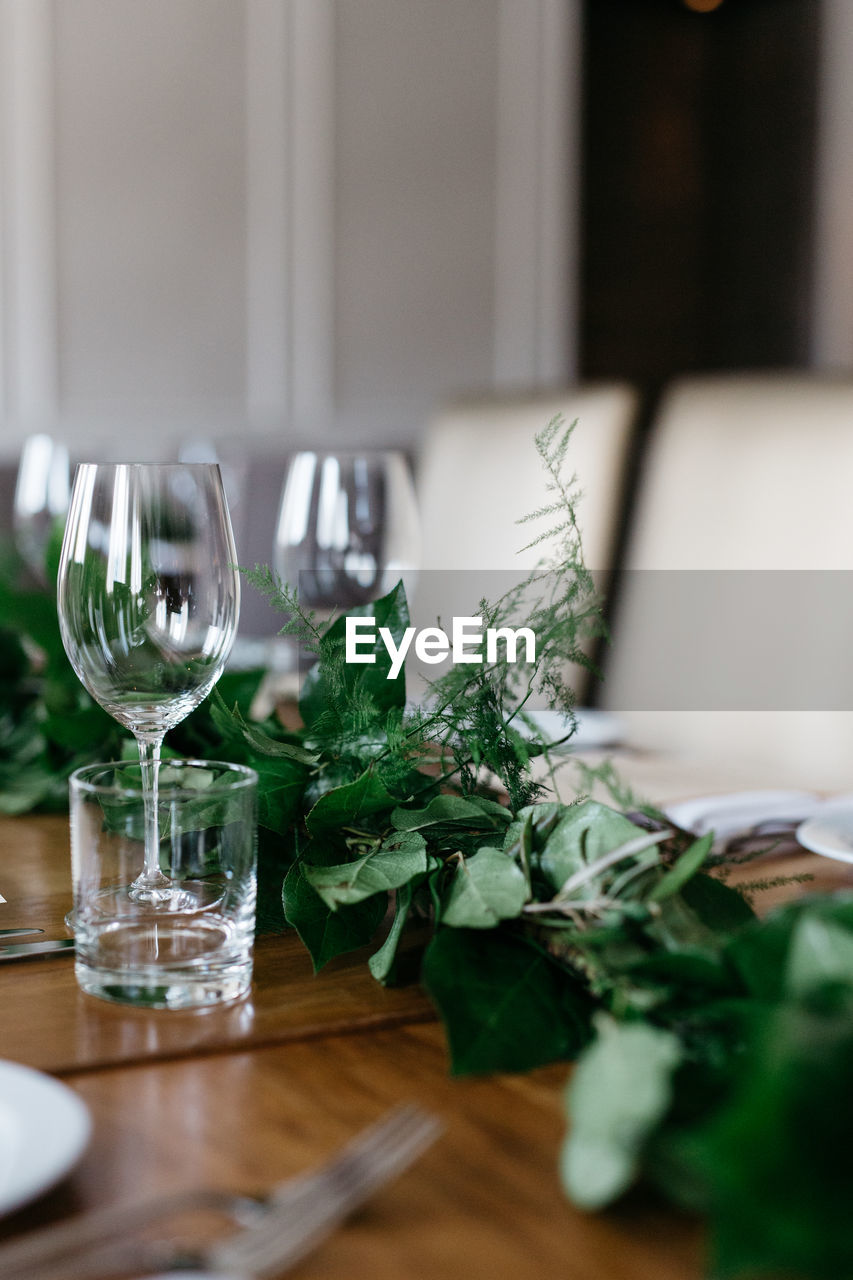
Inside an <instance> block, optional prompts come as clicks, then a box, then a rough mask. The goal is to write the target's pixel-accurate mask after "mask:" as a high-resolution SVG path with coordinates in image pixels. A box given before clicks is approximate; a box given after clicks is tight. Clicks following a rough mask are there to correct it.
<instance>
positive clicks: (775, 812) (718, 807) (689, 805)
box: [666, 791, 825, 840]
mask: <svg viewBox="0 0 853 1280" xmlns="http://www.w3.org/2000/svg"><path fill="white" fill-rule="evenodd" d="M824 804H825V801H822V800H819V799H818V797H817V796H815V795H813V794H812V793H811V792H809V791H735V792H731V793H730V794H728V795H722V796H698V797H697V798H696V799H694V800H683V801H681V802H680V803H679V804H672V805H669V806H668V807H667V809H666V813H667V816H668V817H669V818H670V820H671V821H672V822H675V823H677V825H678V826H679V827H683V828H684V829H685V831H692V832H693V834H694V835H697V836H703V835H705V834H706V833H707V832H708V831H713V832H714V834H715V836H716V837H717V839H718V840H724V839H727V838H728V837H729V836H733V835H740V834H741V833H742V832H747V831H749V830H751V829H752V828H753V827H757V826H761V825H764V824H772V823H776V822H778V823H780V824H791V823H794V822H802V821H803V820H804V819H805V818H809V817H811V816H812V814H814V813H816V812H817V811H818V810H819V809H820V808H821V807H822V806H823V805H824ZM768 834H770V832H769V831H768Z"/></svg>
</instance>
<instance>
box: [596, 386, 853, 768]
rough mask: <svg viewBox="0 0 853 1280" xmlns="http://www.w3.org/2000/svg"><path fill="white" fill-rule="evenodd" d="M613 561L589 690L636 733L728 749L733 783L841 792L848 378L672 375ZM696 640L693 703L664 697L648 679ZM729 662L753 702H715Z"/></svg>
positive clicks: (722, 698) (682, 747)
mask: <svg viewBox="0 0 853 1280" xmlns="http://www.w3.org/2000/svg"><path fill="white" fill-rule="evenodd" d="M625 563H626V568H627V569H628V570H629V572H628V573H627V574H626V575H625V576H624V579H623V581H622V584H621V596H620V599H619V607H618V608H617V610H616V615H615V618H614V621H613V643H612V648H611V651H610V655H609V660H608V662H607V664H606V673H607V679H606V681H605V684H604V690H603V702H604V705H606V706H608V707H611V708H613V709H618V710H619V712H620V713H621V714H623V715H624V716H626V718H627V719H628V723H629V725H630V731H631V735H632V738H633V739H634V740H635V741H637V742H639V743H640V744H643V745H648V746H650V747H655V748H663V749H668V750H678V751H680V752H681V753H692V754H694V755H713V756H715V757H717V758H718V759H720V758H726V759H728V760H729V761H730V762H731V761H732V760H737V761H742V762H743V764H744V778H745V779H746V778H748V777H751V778H753V779H754V778H758V777H761V778H762V780H766V781H769V780H775V781H777V782H778V783H779V784H780V785H781V784H787V785H806V786H813V787H823V788H827V789H835V788H842V789H845V790H853V710H851V709H853V645H851V638H853V572H849V571H853V378H840V377H839V378H835V377H828V376H820V375H816V374H807V373H793V372H791V373H780V374H762V375H747V374H741V375H727V376H715V377H701V378H700V377H691V378H686V379H683V380H681V381H679V382H678V383H676V384H674V385H673V386H672V387H671V388H670V389H669V391H668V392H667V394H666V395H665V396H664V398H663V401H662V403H661V406H660V410H659V413H658V415H657V421H656V423H655V426H654V428H653V431H652V434H651V437H650V440H649V443H648V448H647V451H646V456H645V459H644V462H643V465H642V473H641V482H640V488H639V492H638V495H637V502H636V507H635V511H634V519H633V521H632V526H631V531H630V537H629V542H628V547H627V552H626V561H625ZM661 570H666V571H682V572H681V573H679V574H673V573H670V574H666V575H664V574H657V573H655V572H653V571H661ZM733 570H736V571H741V572H739V573H731V572H728V571H733ZM713 571H726V572H718V573H715V572H713ZM762 571H763V572H762ZM844 571H848V572H844ZM676 587H677V590H676V589H675V588H676ZM715 601H716V602H718V605H719V614H720V616H719V617H716V618H715V616H714V614H715ZM667 602H668V603H667ZM739 609H740V610H741V616H740V618H739V619H738V617H737V614H738V610H739ZM727 612H728V613H729V616H726V614H727ZM732 613H733V616H732ZM717 623H718V624H719V629H718V630H717V631H716V632H715V630H714V627H715V625H716V624H717ZM700 632H701V633H702V634H703V635H704V636H705V640H704V641H701V640H700V642H699V647H698V648H697V640H696V637H697V634H698V633H700ZM777 638H781V639H784V640H785V642H786V643H785V644H783V645H782V652H781V653H779V652H777V648H778V646H777V644H776V643H775V641H776V639H777ZM789 642H790V643H789ZM667 643H671V650H670V652H669V655H668V657H667V658H666V659H664V660H663V663H661V659H660V655H661V652H662V649H663V648H665V644H667ZM702 643H704V645H705V647H704V649H702V648H701V645H702ZM848 652H849V653H850V658H849V660H848V659H847V657H846V655H847V653H848ZM696 653H698V654H699V657H698V661H697V664H696V665H697V666H698V671H699V677H698V679H699V685H700V687H699V688H698V689H697V691H696V698H695V705H692V706H691V705H686V704H685V705H682V706H681V708H680V709H663V704H664V703H665V702H666V697H665V696H664V697H663V698H661V699H660V700H658V699H657V695H656V693H655V680H657V681H661V680H667V681H668V682H669V685H668V687H669V688H670V689H674V688H675V687H676V685H677V682H678V680H679V679H680V678H681V675H682V673H681V672H680V670H679V666H680V658H679V654H681V655H682V656H683V655H690V654H693V655H695V654H696ZM703 663H704V667H703V665H702V664H703ZM656 664H657V666H656ZM667 664H669V665H668V666H667ZM655 669H656V674H653V675H650V674H649V673H650V672H651V671H654V670H655ZM744 673H746V675H747V679H748V680H751V681H753V682H754V683H753V688H754V693H755V705H758V706H760V707H761V709H757V710H756V709H742V704H741V707H740V709H739V708H738V707H734V706H729V707H727V706H726V705H725V704H726V701H727V698H726V690H725V682H726V680H727V679H731V681H732V685H733V686H734V685H739V686H740V690H739V692H738V693H736V694H735V695H734V696H733V701H736V700H737V699H738V698H741V699H742V697H743V683H744V682H743V680H742V676H743V675H744ZM692 678H693V679H694V680H696V678H697V676H696V670H694V672H693V676H692ZM685 679H687V677H685ZM657 688H658V691H660V690H661V686H660V684H658V686H657ZM816 688H817V690H818V692H817V694H815V689H816ZM827 688H830V689H831V691H832V698H833V701H832V702H831V704H827V701H826V698H825V690H826V689H827ZM685 697H686V701H687V702H689V700H690V699H689V695H685Z"/></svg>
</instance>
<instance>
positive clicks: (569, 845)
mask: <svg viewBox="0 0 853 1280" xmlns="http://www.w3.org/2000/svg"><path fill="white" fill-rule="evenodd" d="M644 834H647V833H644V832H643V831H642V829H641V828H640V827H637V826H635V824H634V823H633V822H631V821H630V820H629V819H628V818H626V817H624V815H623V814H621V813H617V812H616V810H615V809H610V808H608V806H607V805H604V804H599V802H598V801H597V800H587V801H585V802H584V803H583V804H578V805H572V806H571V807H570V808H568V809H564V810H563V815H562V816H561V817H560V818H559V819H558V821H557V823H556V825H555V826H554V827H553V829H552V830H551V832H550V834H549V835H548V837H547V839H546V841H545V845H544V848H543V849H542V851H541V853H540V854H539V866H540V868H541V870H542V872H543V874H544V876H545V877H546V879H547V880H548V881H549V882H550V884H551V886H552V887H553V888H554V889H555V890H559V889H561V888H562V887H563V885H564V884H565V883H566V881H567V880H568V879H569V878H570V876H572V875H574V873H575V872H576V871H580V869H581V868H582V867H585V866H587V865H588V864H590V863H592V862H596V861H597V860H598V859H599V858H602V857H604V855H605V854H607V853H610V852H611V851H612V850H613V849H618V848H619V846H620V845H623V844H627V842H628V841H629V840H633V839H634V838H635V837H637V836H642V835H644Z"/></svg>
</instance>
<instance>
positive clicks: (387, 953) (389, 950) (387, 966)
mask: <svg viewBox="0 0 853 1280" xmlns="http://www.w3.org/2000/svg"><path fill="white" fill-rule="evenodd" d="M412 896H413V889H412V886H411V884H404V885H401V886H400V888H399V889H398V890H397V895H396V901H395V903H394V920H393V922H392V924H391V928H390V930H389V932H388V937H387V938H386V939H385V941H384V942H383V943H382V946H381V947H380V948H379V950H378V951H374V953H373V955H372V956H371V957H370V959H369V960H368V962H367V964H368V968H369V969H370V972H371V973H372V974H373V976H374V978H375V979H376V981H377V982H382V983H384V982H387V980H388V978H389V977H390V976H391V973H392V971H393V968H394V960H395V958H396V955H397V947H398V946H399V944H400V938H401V936H402V933H403V926H404V925H405V923H406V917H407V916H408V914H409V908H410V907H411V905H412Z"/></svg>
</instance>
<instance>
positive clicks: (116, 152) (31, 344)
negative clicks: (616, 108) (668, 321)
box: [0, 0, 579, 456]
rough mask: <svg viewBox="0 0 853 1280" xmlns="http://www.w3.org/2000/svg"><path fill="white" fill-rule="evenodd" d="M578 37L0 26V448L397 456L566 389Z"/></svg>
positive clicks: (117, 14) (238, 1)
mask: <svg viewBox="0 0 853 1280" xmlns="http://www.w3.org/2000/svg"><path fill="white" fill-rule="evenodd" d="M578 14H579V0H524V3H518V2H515V3H514V2H513V0H454V3H452V4H448V3H447V0H0V42H2V43H1V44H0V58H2V83H0V406H2V413H3V426H2V435H0V449H2V450H3V451H4V452H5V453H6V454H7V455H11V454H13V453H14V451H15V450H16V448H17V445H18V443H19V441H20V439H21V437H22V436H23V435H24V434H25V433H26V432H27V431H28V430H32V429H33V428H34V427H39V428H43V427H45V426H47V427H49V428H52V429H54V430H55V431H56V432H57V433H58V434H61V435H64V436H66V437H67V438H69V439H70V441H71V443H72V444H73V445H79V447H80V448H85V449H86V450H87V451H88V452H92V450H93V449H100V450H101V451H102V452H104V453H109V452H114V453H119V452H120V453H127V449H128V442H129V441H130V442H132V444H133V446H134V451H135V452H137V453H138V454H139V456H155V455H157V454H160V455H165V454H167V453H168V452H169V451H171V450H173V449H174V447H175V443H176V442H177V441H178V440H180V439H181V438H186V437H192V436H198V435H200V434H205V435H208V436H211V437H219V438H221V439H226V440H231V441H236V442H238V444H239V445H240V447H243V446H245V445H246V444H249V443H250V442H251V440H252V438H253V437H254V438H255V440H256V442H257V446H258V448H259V449H261V448H266V447H269V446H270V444H271V442H274V443H275V444H276V445H277V446H278V447H281V448H286V447H288V446H289V445H290V444H292V443H293V442H295V441H296V440H305V439H306V438H308V439H317V438H319V437H324V438H326V439H329V440H335V439H342V438H344V437H351V436H359V437H361V438H363V439H365V440H373V441H380V440H388V439H391V438H392V437H393V438H396V439H399V440H400V441H402V442H403V443H414V442H415V441H416V439H417V436H418V433H419V431H420V428H421V426H422V424H423V422H424V421H425V419H426V417H427V416H428V414H429V413H430V411H431V410H432V408H433V407H434V406H435V404H436V403H437V402H438V401H439V400H441V399H442V398H444V397H446V396H449V395H451V394H454V393H455V392H457V391H460V390H469V389H488V388H489V387H493V386H499V385H514V384H518V383H524V384H525V385H530V384H535V383H540V384H541V383H545V382H553V381H558V380H560V378H562V377H564V376H566V374H567V373H569V372H570V371H571V368H572V351H571V349H570V348H571V345H572V341H573V339H572V328H571V297H572V288H571V261H572V242H573V235H574V231H573V226H574V224H573V217H572V213H573V200H572V197H571V194H569V196H568V198H567V192H569V193H571V190H572V181H573V168H572V166H573V163H574V160H573V156H574V144H575V140H576V129H575V125H574V119H575V116H574V114H573V112H574V106H573V103H574V96H573V95H574V88H575V87H576V79H577V78H576V73H575V65H576V61H575V55H576V52H577V41H578V39H579V35H578V24H577V17H578ZM514 55H515V56H514ZM575 105H576V104H575ZM516 123H520V129H521V132H520V133H517V132H516Z"/></svg>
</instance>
